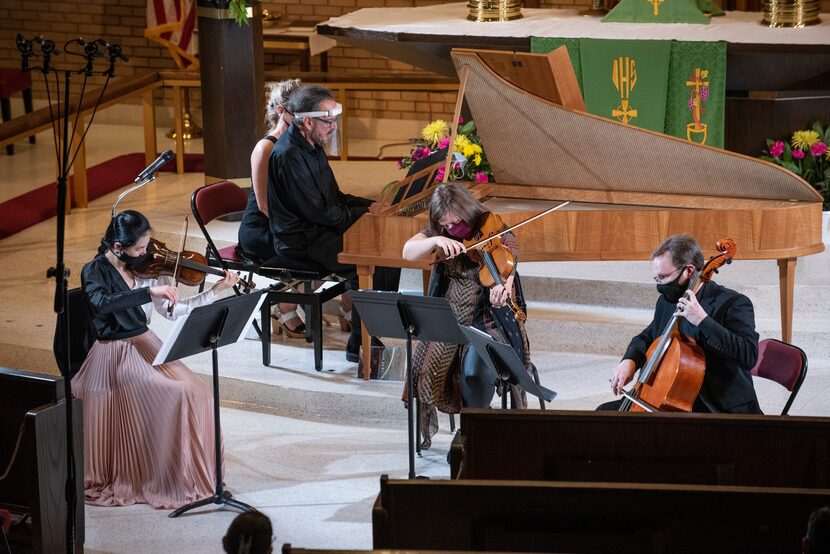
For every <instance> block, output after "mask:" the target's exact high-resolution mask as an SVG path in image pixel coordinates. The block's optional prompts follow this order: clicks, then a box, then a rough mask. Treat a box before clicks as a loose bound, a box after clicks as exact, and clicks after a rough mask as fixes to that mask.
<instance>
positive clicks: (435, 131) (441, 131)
mask: <svg viewBox="0 0 830 554" xmlns="http://www.w3.org/2000/svg"><path fill="white" fill-rule="evenodd" d="M448 133H449V127H447V122H446V121H444V120H443V119H436V120H435V121H433V122H432V123H430V124H429V125H427V126H426V127H424V130H423V131H421V137H423V139H424V140H425V141H427V143H429V145H430V146H435V145H437V144H438V141H439V140H441V139H442V138H444V137H446V136H447V135H448Z"/></svg>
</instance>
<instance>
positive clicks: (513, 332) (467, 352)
mask: <svg viewBox="0 0 830 554" xmlns="http://www.w3.org/2000/svg"><path fill="white" fill-rule="evenodd" d="M489 215H490V212H488V211H487V208H486V207H485V206H484V205H483V204H482V203H481V202H479V201H478V200H477V199H476V198H475V197H474V196H473V195H472V194H471V193H470V191H468V190H467V189H466V188H465V187H463V186H461V185H458V184H455V183H445V184H442V185H438V186H437V187H435V191H434V192H433V193H432V197H431V198H430V203H429V226H428V227H426V228H424V229H423V230H421V232H419V233H417V234H416V235H415V236H413V237H412V238H410V239H409V240H408V241H407V242H406V244H404V247H403V257H404V259H406V260H418V259H423V258H428V257H431V256H432V255H433V254H434V253H436V251H440V253H441V254H442V257H444V258H445V259H443V260H442V261H440V262H438V263H436V264H435V266H434V269H433V271H432V277H431V279H430V283H429V295H430V296H442V297H444V298H446V299H447V300H448V301H449V303H450V306H451V308H452V310H453V313H454V314H455V317H456V319H457V320H458V323H459V324H461V325H471V326H473V327H476V328H478V329H479V330H481V331H484V332H486V333H488V334H489V335H490V336H492V337H493V338H494V339H496V340H498V341H500V342H503V343H506V344H510V345H511V346H512V347H513V349H514V350H515V351H516V353H517V354H518V356H519V359H520V360H522V361H523V362H524V365H525V367H526V368H527V370H528V372H530V371H531V363H530V345H529V343H528V340H527V333H526V332H525V327H524V322H523V321H522V320H521V318H520V317H518V318H517V317H515V316H514V312H513V311H512V310H510V309H509V308H507V307H506V306H507V304H508V303H509V302H510V301H511V300H512V299H515V300H516V302H517V304H518V306H519V308H520V309H521V310H522V311H523V310H524V301H523V298H522V294H521V287H520V283H519V279H518V274H517V273H516V271H515V268H514V270H513V271H512V273H511V274H510V275H509V276H508V277H507V278H506V279H504V281H503V283H502V284H494V285H493V286H491V287H489V288H488V287H485V286H483V285H482V284H481V278H480V276H479V273H480V271H481V268H480V266H479V264H478V263H476V262H475V261H473V260H472V259H471V257H470V256H469V255H468V254H467V253H466V247H465V246H464V244H463V242H462V241H463V240H464V239H467V238H472V237H474V236H475V235H476V234H477V232H478V224H479V223H480V221H481V220H483V219H485V218H486V216H489ZM500 238H501V239H503V241H502V243H503V246H505V247H506V248H508V249H509V250H510V251H511V253H512V255H513V257H514V258H518V242H517V241H516V237H515V236H514V235H513V234H512V233H506V234H505V235H502V236H501V237H500ZM412 368H413V378H414V382H415V387H416V388H417V391H418V397H419V399H420V400H421V402H422V403H423V404H424V406H423V407H424V408H425V409H423V410H421V416H422V426H421V429H422V431H423V433H424V445H423V447H424V448H427V447H429V445H430V444H431V438H432V436H433V435H434V434H435V433H436V432H437V431H438V419H437V413H436V408H437V409H438V410H441V411H442V412H445V413H457V412H459V411H460V410H461V407H462V405H463V406H467V407H477V408H483V407H487V406H489V405H490V401H491V399H492V398H493V394H494V392H495V379H492V380H490V379H488V378H487V377H486V374H487V373H486V366H484V363H483V361H482V360H481V359H480V358H479V356H478V355H477V354H475V352H473V351H471V348H470V347H469V346H468V345H464V346H460V345H455V344H445V343H437V342H416V344H415V348H414V352H413V355H412ZM511 394H512V399H513V405H514V407H520V408H524V407H526V406H527V400H526V397H525V393H524V391H521V390H519V389H518V388H516V387H513V388H512V389H511ZM405 397H406V396H404V398H405Z"/></svg>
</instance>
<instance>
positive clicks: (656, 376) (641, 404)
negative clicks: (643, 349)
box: [620, 238, 737, 412]
mask: <svg viewBox="0 0 830 554" xmlns="http://www.w3.org/2000/svg"><path fill="white" fill-rule="evenodd" d="M715 248H716V249H717V250H718V252H719V254H716V255H715V256H712V257H711V258H709V261H707V262H706V264H704V266H703V268H702V269H701V270H700V271H698V272H697V273H695V274H694V275H692V277H691V280H690V282H689V290H691V291H692V292H694V293H695V294H697V292H698V291H699V290H700V288H701V287H702V286H703V285H704V284H705V283H708V282H709V281H710V280H711V279H712V275H713V274H714V273H716V272H717V271H718V268H720V267H721V266H723V265H724V264H729V263H732V259H733V258H734V257H735V252H736V251H737V246H736V245H735V241H733V240H732V239H728V238H725V239H721V240H719V241H718V242H717V243H716V245H715ZM679 318H680V316H678V315H672V317H671V319H669V322H668V323H667V324H666V327H665V329H664V330H663V333H662V334H661V335H660V337H658V338H657V339H655V340H654V341H653V342H652V343H651V346H649V348H648V352H647V353H646V363H645V365H644V366H643V367H642V369H640V374H639V376H638V377H637V380H636V382H635V383H634V385H633V386H632V387H631V389H630V390H628V391H623V397H624V398H623V401H622V404H621V405H620V411H621V412H626V411H631V412H643V411H647V412H691V411H692V406H693V405H694V403H695V400H696V399H697V395H698V393H699V392H700V387H701V386H702V385H703V377H704V375H705V373H706V357H705V355H704V353H703V349H702V348H701V347H700V346H699V345H698V344H697V342H695V340H694V339H692V338H690V337H687V336H685V335H682V334H681V333H680V332H679V330H678V324H679Z"/></svg>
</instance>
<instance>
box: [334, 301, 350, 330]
mask: <svg viewBox="0 0 830 554" xmlns="http://www.w3.org/2000/svg"><path fill="white" fill-rule="evenodd" d="M337 319H338V320H339V321H340V330H341V331H343V332H344V333H350V332H351V330H352V311H351V310H349V311H348V312H347V311H346V310H344V309H343V304H340V305H338V306H337Z"/></svg>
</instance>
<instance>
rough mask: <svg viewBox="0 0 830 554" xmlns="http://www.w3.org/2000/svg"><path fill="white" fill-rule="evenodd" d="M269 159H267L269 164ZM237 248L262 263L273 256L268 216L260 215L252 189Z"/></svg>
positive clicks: (272, 141) (274, 141)
mask: <svg viewBox="0 0 830 554" xmlns="http://www.w3.org/2000/svg"><path fill="white" fill-rule="evenodd" d="M263 138H264V140H267V141H270V142H271V143H273V144H276V143H277V139H276V138H275V137H272V136H271V135H266V136H265V137H263ZM270 160H271V158H270V157H269V163H270ZM238 240H239V247H240V248H241V249H242V252H244V253H245V255H246V256H248V257H249V258H251V259H254V260H256V261H258V262H262V261H265V260H267V259H268V258H271V257H273V256H274V254H275V252H274V239H273V237H272V236H271V228H270V224H269V223H268V216H267V215H265V214H264V213H262V212H261V211H260V209H259V205H258V204H257V201H256V194H254V190H253V188H252V189H251V194H250V195H248V205H247V206H245V212H244V213H243V214H242V222H241V223H240V224H239V239H238Z"/></svg>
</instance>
